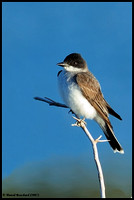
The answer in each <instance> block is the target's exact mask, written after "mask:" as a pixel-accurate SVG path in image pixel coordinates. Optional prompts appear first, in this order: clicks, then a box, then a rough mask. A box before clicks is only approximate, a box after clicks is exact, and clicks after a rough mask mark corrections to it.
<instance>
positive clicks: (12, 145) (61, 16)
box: [2, 2, 132, 183]
mask: <svg viewBox="0 0 134 200" xmlns="http://www.w3.org/2000/svg"><path fill="white" fill-rule="evenodd" d="M131 9H132V4H131V3H130V2H128V3H127V2H112V3H109V2H106V3H104V2H100V3H99V2H94V3H93V2H44V3H43V2H33V3H24V2H21V3H19V2H18V3H15V2H13V3H9V2H8V3H7V2H6V3H2V154H3V155H2V164H3V168H2V173H3V178H4V177H7V176H9V175H10V174H11V173H12V172H13V171H14V170H16V169H19V168H20V167H22V166H24V165H26V164H27V163H32V162H41V161H47V160H49V159H52V160H54V161H55V162H56V158H64V159H65V158H66V159H73V160H75V159H79V160H81V159H82V160H83V158H84V160H85V163H88V162H89V160H88V159H89V154H91V156H92V149H91V145H90V141H88V139H87V137H86V136H85V135H84V134H83V132H82V130H81V129H79V128H76V127H71V124H72V123H74V119H72V115H71V114H68V110H67V109H64V108H63V109H62V108H56V107H49V106H48V105H47V104H45V103H43V102H38V101H35V100H34V99H33V97H35V96H40V97H44V96H47V97H49V98H52V99H53V100H56V101H58V102H62V100H61V98H60V96H59V92H58V86H57V73H58V71H59V70H60V67H59V66H57V65H56V63H58V62H60V61H63V59H64V58H65V57H66V56H67V55H68V54H70V53H73V52H78V53H80V54H81V55H82V56H83V58H84V59H85V60H86V61H87V64H88V67H89V69H90V71H91V72H92V73H93V74H94V75H95V77H96V78H97V79H98V80H99V82H100V84H101V89H102V92H103V94H104V97H105V99H106V100H107V101H108V103H109V104H110V105H111V107H112V108H113V109H115V111H116V112H117V113H119V115H120V116H121V117H122V119H123V120H122V121H119V120H118V119H115V118H114V117H112V116H110V121H111V123H112V125H113V127H114V131H115V135H116V137H117V138H118V140H119V142H120V143H121V145H122V147H123V148H124V151H125V154H124V155H120V154H114V153H113V151H112V150H111V148H110V146H109V144H107V143H104V144H102V143H100V144H98V149H99V152H100V160H101V161H102V163H103V167H104V171H105V170H106V171H108V167H107V166H108V163H109V165H110V166H111V167H112V170H113V172H114V171H116V172H118V173H117V174H119V175H121V177H122V180H125V179H126V177H129V178H128V181H129V180H131V155H132V154H131V151H132V144H131V141H132V93H131V90H132V12H131ZM88 128H89V130H90V132H91V133H92V135H93V137H94V138H97V137H98V136H99V135H101V134H102V135H103V139H104V138H105V137H104V134H103V132H102V131H101V129H100V128H99V126H98V125H97V124H96V123H95V122H93V121H90V120H88ZM91 156H90V157H91ZM110 161H112V162H111V163H110ZM116 163H119V164H118V168H117V166H116ZM88 164H89V163H88ZM88 164H87V165H88ZM88 168H90V165H89V166H88ZM121 169H122V170H121ZM126 169H127V170H126ZM89 171H90V169H89ZM116 178H117V177H115V179H116ZM114 181H116V180H114ZM130 183H131V181H130Z"/></svg>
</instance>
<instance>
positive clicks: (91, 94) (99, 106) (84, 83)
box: [75, 72, 110, 124]
mask: <svg viewBox="0 0 134 200" xmlns="http://www.w3.org/2000/svg"><path fill="white" fill-rule="evenodd" d="M75 79H76V82H77V84H78V85H79V87H80V89H81V92H82V94H83V95H84V96H85V98H86V99H87V100H88V101H89V102H90V104H91V105H92V106H93V107H94V108H95V109H96V111H97V112H98V113H99V115H100V116H101V117H102V118H103V119H104V120H105V121H106V122H108V123H109V124H110V121H109V119H108V109H107V106H106V105H107V104H106V101H105V100H104V97H103V94H102V92H101V89H100V84H99V82H98V81H97V80H96V78H95V77H94V76H93V75H92V74H91V73H90V72H89V73H88V74H87V73H84V72H83V73H78V74H77V75H76V77H75Z"/></svg>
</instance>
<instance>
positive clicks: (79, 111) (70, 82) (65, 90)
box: [58, 70, 97, 119]
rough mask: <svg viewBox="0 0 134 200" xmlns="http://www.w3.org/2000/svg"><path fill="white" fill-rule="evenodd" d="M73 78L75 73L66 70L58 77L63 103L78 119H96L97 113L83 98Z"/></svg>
mask: <svg viewBox="0 0 134 200" xmlns="http://www.w3.org/2000/svg"><path fill="white" fill-rule="evenodd" d="M73 76H74V74H73V73H70V72H66V71H64V70H63V71H62V72H61V73H60V74H59V76H58V85H59V90H60V94H61V96H62V98H63V101H64V102H65V104H66V105H67V106H68V107H69V108H71V110H72V111H73V112H74V113H75V114H76V115H77V116H78V117H80V116H82V117H85V118H87V119H94V118H95V117H96V115H97V112H96V110H95V108H94V107H93V106H92V105H91V104H90V103H89V102H88V100H87V99H86V98H85V97H84V96H83V94H82V92H81V90H80V88H79V86H78V85H77V83H76V82H75V81H74V79H73Z"/></svg>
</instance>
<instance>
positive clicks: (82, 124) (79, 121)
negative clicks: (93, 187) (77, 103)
mask: <svg viewBox="0 0 134 200" xmlns="http://www.w3.org/2000/svg"><path fill="white" fill-rule="evenodd" d="M34 99H35V100H39V101H43V102H46V103H48V104H49V105H50V106H58V107H63V108H68V107H67V106H66V105H65V104H62V103H58V102H56V101H53V100H52V99H50V98H47V97H44V98H41V97H34ZM71 111H72V110H71ZM72 113H73V112H72ZM74 114H75V113H74ZM76 117H77V116H76ZM76 117H73V118H74V119H75V120H76V123H75V124H72V126H79V127H81V128H82V129H83V131H84V132H85V133H86V135H87V136H88V138H89V139H90V141H91V143H92V147H93V153H94V160H95V164H96V167H97V171H98V178H99V183H100V191H101V198H106V195H105V184H104V177H103V172H102V168H101V164H100V161H99V156H98V150H97V143H98V142H107V141H108V140H100V138H101V137H102V135H100V136H99V137H98V138H97V139H96V140H94V138H93V137H92V135H91V134H90V132H89V131H88V129H87V127H86V122H85V121H84V119H78V118H76Z"/></svg>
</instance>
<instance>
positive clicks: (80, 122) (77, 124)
mask: <svg viewBox="0 0 134 200" xmlns="http://www.w3.org/2000/svg"><path fill="white" fill-rule="evenodd" d="M73 118H74V119H75V120H76V123H75V124H72V126H81V127H82V124H84V125H86V124H87V123H86V122H85V117H84V118H83V119H79V118H76V117H74V116H73Z"/></svg>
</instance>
